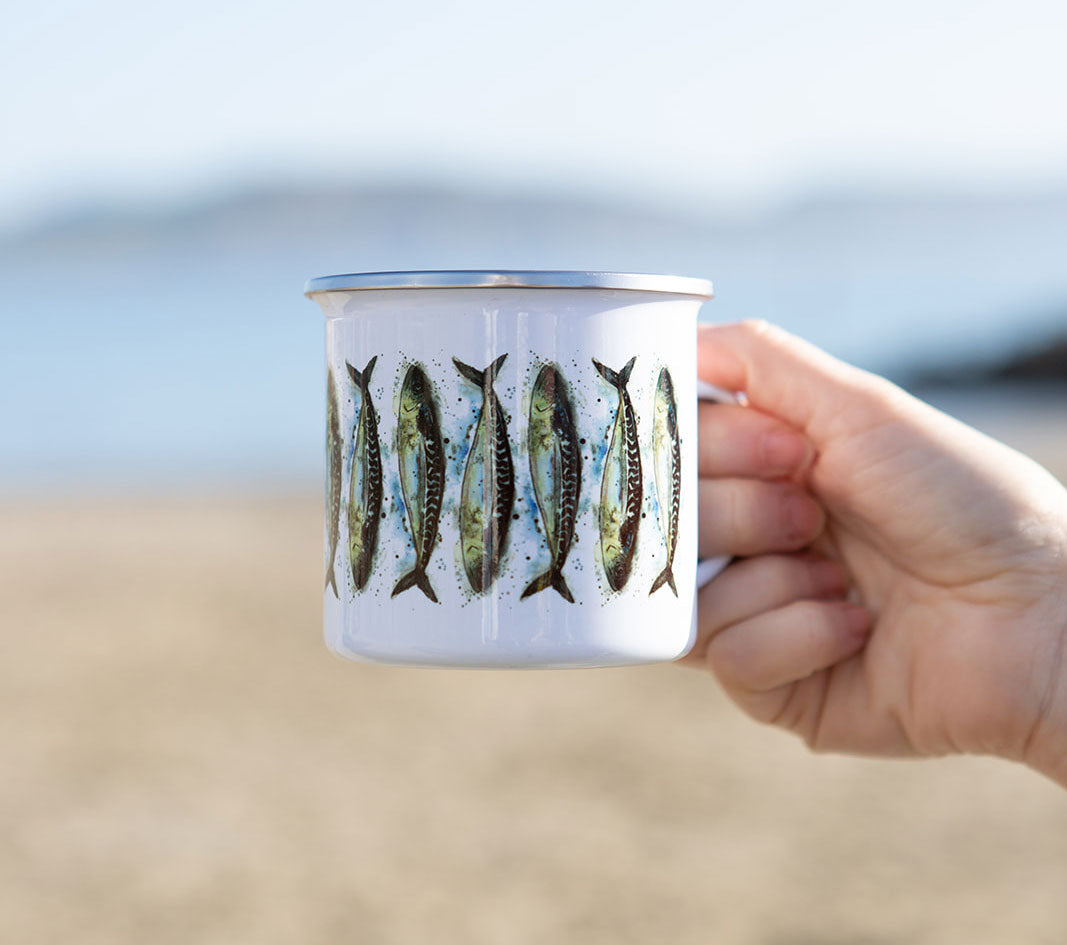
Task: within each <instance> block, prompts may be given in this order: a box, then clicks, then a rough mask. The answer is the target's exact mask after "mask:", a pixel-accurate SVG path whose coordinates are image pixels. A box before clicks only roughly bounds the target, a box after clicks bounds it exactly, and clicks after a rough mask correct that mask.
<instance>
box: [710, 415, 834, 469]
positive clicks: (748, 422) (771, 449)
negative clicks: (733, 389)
mask: <svg viewBox="0 0 1067 945" xmlns="http://www.w3.org/2000/svg"><path fill="white" fill-rule="evenodd" d="M698 424H699V434H700V439H699V467H700V475H701V476H709V477H710V476H752V477H756V478H759V479H779V478H784V477H790V476H796V475H798V474H800V473H802V472H803V471H804V470H805V469H807V468H808V467H809V466H810V465H811V462H812V460H813V459H814V458H815V447H814V446H813V445H812V444H811V441H810V440H808V438H807V437H805V436H804V435H803V434H802V433H798V432H797V431H795V430H793V429H792V428H791V427H789V426H787V425H786V424H784V423H782V422H781V421H780V420H776V419H775V418H774V417H771V416H769V415H768V414H765V413H761V412H760V411H759V410H754V409H752V408H751V407H740V406H734V405H730V404H708V403H702V404H700V410H699V414H698Z"/></svg>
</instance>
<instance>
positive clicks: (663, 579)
mask: <svg viewBox="0 0 1067 945" xmlns="http://www.w3.org/2000/svg"><path fill="white" fill-rule="evenodd" d="M664 584H669V585H670V588H671V590H672V591H674V596H675V597H677V596H678V588H677V587H675V585H674V572H673V571H672V570H671V566H670V565H669V564H668V565H667V567H665V568H664V569H663V570H662V571H661V572H660V573H659V576H658V577H657V578H656V580H655V581H653V582H652V590H650V591H649V592H648V596H649V597H651V596H652V595H653V594H655V593H656V591H658V590H659V589H660V588H661V587H663V585H664Z"/></svg>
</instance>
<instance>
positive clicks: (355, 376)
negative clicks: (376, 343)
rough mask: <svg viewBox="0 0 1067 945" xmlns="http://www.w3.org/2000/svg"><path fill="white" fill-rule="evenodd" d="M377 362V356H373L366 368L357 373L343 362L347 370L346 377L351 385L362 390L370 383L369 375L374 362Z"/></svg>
mask: <svg viewBox="0 0 1067 945" xmlns="http://www.w3.org/2000/svg"><path fill="white" fill-rule="evenodd" d="M377 360H378V355H373V356H372V357H371V359H370V360H369V361H368V362H367V366H366V367H365V368H364V369H363V370H362V371H357V370H356V369H355V368H354V367H352V365H351V364H349V363H348V362H347V361H345V367H346V368H348V376H349V377H351V378H352V383H353V384H355V385H356V387H358V388H360V390H363V389H365V388H366V386H367V385H368V384H369V383H370V374H371V371H373V370H374V362H375V361H377Z"/></svg>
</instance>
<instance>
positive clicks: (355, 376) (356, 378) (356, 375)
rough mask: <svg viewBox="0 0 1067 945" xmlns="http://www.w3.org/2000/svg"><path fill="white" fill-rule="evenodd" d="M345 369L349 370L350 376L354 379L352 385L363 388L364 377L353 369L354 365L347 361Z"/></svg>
mask: <svg viewBox="0 0 1067 945" xmlns="http://www.w3.org/2000/svg"><path fill="white" fill-rule="evenodd" d="M345 367H346V368H348V376H349V377H351V378H352V383H353V384H355V385H356V387H362V386H363V375H362V374H361V373H360V372H359V371H357V370H356V369H355V368H354V367H352V365H351V364H349V363H348V362H347V361H345Z"/></svg>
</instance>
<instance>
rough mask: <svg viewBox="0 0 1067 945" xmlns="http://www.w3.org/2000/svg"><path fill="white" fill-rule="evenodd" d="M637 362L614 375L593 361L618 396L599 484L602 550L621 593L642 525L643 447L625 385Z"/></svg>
mask: <svg viewBox="0 0 1067 945" xmlns="http://www.w3.org/2000/svg"><path fill="white" fill-rule="evenodd" d="M636 360H637V358H636V357H633V358H630V360H629V361H627V362H626V367H624V368H623V369H622V370H621V371H619V372H615V371H613V370H612V369H611V368H609V367H605V366H604V365H603V364H601V363H600V362H599V361H597V359H596V358H593V366H594V367H595V368H596V369H597V371H599V372H600V376H601V377H603V378H604V380H606V381H607V382H608V383H609V384H611V385H612V386H613V387H614V388H615V390H616V391H617V392H618V394H619V406H618V409H617V410H616V411H615V423H614V428H613V430H612V432H611V446H609V447H608V454H607V456H606V457H605V459H604V478H603V479H602V480H601V484H600V551H601V555H602V557H603V561H604V572H605V574H607V578H608V584H609V585H610V587H611V589H612V590H613V591H621V590H622V589H623V587H624V586H625V585H626V582H627V581H628V580H629V579H630V569H631V567H633V560H634V552H635V551H636V550H637V531H638V528H639V526H640V524H641V495H642V480H641V448H640V445H639V443H638V441H637V418H636V417H635V416H634V408H633V404H632V403H631V402H630V395H629V394H628V393H627V392H626V382H627V381H629V379H630V372H631V371H632V370H633V368H634V362H635V361H636Z"/></svg>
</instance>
